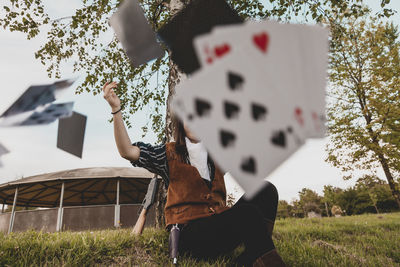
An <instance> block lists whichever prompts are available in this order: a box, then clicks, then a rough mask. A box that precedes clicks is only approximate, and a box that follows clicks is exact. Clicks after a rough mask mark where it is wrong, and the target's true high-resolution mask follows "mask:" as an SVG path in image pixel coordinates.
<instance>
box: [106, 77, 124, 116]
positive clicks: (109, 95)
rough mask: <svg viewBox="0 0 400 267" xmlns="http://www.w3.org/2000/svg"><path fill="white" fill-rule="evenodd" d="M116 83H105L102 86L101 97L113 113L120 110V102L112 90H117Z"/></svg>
mask: <svg viewBox="0 0 400 267" xmlns="http://www.w3.org/2000/svg"><path fill="white" fill-rule="evenodd" d="M117 85H118V84H117V83H116V82H111V83H110V82H106V83H105V84H104V86H103V97H104V99H105V100H106V101H107V102H108V104H109V105H110V107H111V111H112V112H115V111H117V110H119V109H120V108H121V100H120V99H119V98H118V96H117V94H115V92H114V88H117Z"/></svg>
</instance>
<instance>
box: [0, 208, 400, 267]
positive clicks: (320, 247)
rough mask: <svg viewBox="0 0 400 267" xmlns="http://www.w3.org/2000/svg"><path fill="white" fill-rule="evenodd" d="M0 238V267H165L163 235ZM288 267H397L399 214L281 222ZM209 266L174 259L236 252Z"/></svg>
mask: <svg viewBox="0 0 400 267" xmlns="http://www.w3.org/2000/svg"><path fill="white" fill-rule="evenodd" d="M130 232H131V231H130V229H129V230H128V229H126V230H125V229H122V230H105V231H94V232H89V231H87V232H62V233H43V232H35V231H28V232H23V233H12V234H10V235H3V234H0V266H38V265H40V266H60V265H65V266H93V265H98V266H110V265H111V266H121V265H122V266H166V265H169V259H168V234H167V233H166V232H165V231H164V230H157V229H145V231H144V233H143V235H142V236H139V237H137V236H133V235H131V233H130ZM273 237H274V241H275V245H276V246H277V249H278V251H279V253H280V254H281V256H282V258H283V259H284V261H285V262H286V263H287V264H288V265H289V266H400V213H392V214H383V215H381V216H378V215H360V216H351V217H342V218H321V219H282V220H278V221H277V223H276V226H275V230H274V235H273ZM240 249H241V248H238V249H237V250H236V251H235V252H233V253H232V254H231V255H226V256H225V257H221V258H219V259H217V260H215V261H210V262H196V261H194V260H193V259H190V258H189V257H183V258H181V259H180V266H195V265H198V266H229V265H230V264H232V263H233V258H234V257H235V256H236V255H237V254H238V253H240Z"/></svg>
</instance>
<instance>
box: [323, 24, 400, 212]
mask: <svg viewBox="0 0 400 267" xmlns="http://www.w3.org/2000/svg"><path fill="white" fill-rule="evenodd" d="M341 25H344V26H341ZM330 27H331V32H332V39H331V53H330V91H329V97H330V98H329V99H330V101H329V105H328V127H329V131H328V133H329V138H330V142H329V144H328V145H327V151H328V154H329V155H328V158H327V161H328V162H330V163H331V164H332V165H333V166H335V167H339V168H341V169H342V171H344V172H347V173H350V174H349V175H347V176H346V177H345V178H346V179H350V178H352V171H354V170H355V169H360V170H367V171H370V172H372V171H374V170H375V169H376V168H378V166H380V167H381V168H382V169H383V171H384V173H385V176H386V179H387V181H388V183H389V186H390V189H391V191H392V194H393V197H394V199H395V200H396V202H397V205H398V206H399V207H400V190H399V177H400V139H399V138H398V137H399V133H400V94H399V90H400V56H399V53H400V40H399V32H398V28H397V27H396V26H395V25H394V24H393V23H385V24H384V23H383V22H381V21H379V20H378V19H377V18H373V17H370V18H368V20H367V18H366V17H363V18H358V19H354V18H345V17H343V16H338V18H336V20H333V19H331V20H330Z"/></svg>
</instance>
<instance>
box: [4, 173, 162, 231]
mask: <svg viewBox="0 0 400 267" xmlns="http://www.w3.org/2000/svg"><path fill="white" fill-rule="evenodd" d="M153 177H155V175H154V174H153V173H151V172H149V171H147V170H145V169H143V168H133V167H129V168H114V167H100V168H83V169H74V170H66V171H59V172H52V173H45V174H40V175H35V176H30V177H26V178H23V179H19V180H16V181H12V182H8V183H4V184H1V185H0V204H3V209H2V212H1V213H0V231H2V232H8V233H10V232H12V231H24V230H27V229H36V230H46V231H62V230H63V229H67V230H85V229H105V228H109V227H113V226H114V227H121V226H122V227H131V226H133V225H134V224H135V222H136V219H137V216H138V212H139V211H140V208H141V205H140V204H141V203H142V201H143V199H144V198H145V196H146V193H147V188H148V185H149V183H150V181H151V178H153ZM151 190H156V188H152V189H151ZM4 204H7V205H12V206H13V207H12V211H11V213H4V212H3V211H4ZM16 206H20V207H21V206H22V207H26V208H28V207H46V208H48V209H37V210H26V211H16V209H15V207H16ZM152 208H153V207H152ZM152 208H150V210H149V215H150V216H148V217H149V218H148V219H149V220H148V221H146V225H154V223H155V219H154V218H155V211H154V208H153V209H152Z"/></svg>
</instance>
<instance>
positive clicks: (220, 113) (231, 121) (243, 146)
mask: <svg viewBox="0 0 400 267" xmlns="http://www.w3.org/2000/svg"><path fill="white" fill-rule="evenodd" d="M176 92H177V93H176V95H175V97H174V100H173V104H172V108H173V110H174V111H175V113H176V114H177V115H178V116H179V117H180V118H181V119H182V120H183V121H184V122H185V124H187V126H188V127H189V128H190V129H191V130H192V131H193V132H194V133H195V134H196V135H197V137H198V138H200V139H201V140H202V141H203V142H204V144H205V146H206V148H207V149H208V151H209V153H210V154H211V156H212V157H213V158H214V160H215V161H216V162H217V163H218V165H219V166H220V167H221V168H223V170H224V171H229V172H230V173H231V174H232V176H233V177H234V178H235V179H236V181H237V182H238V183H239V184H240V185H241V186H242V188H243V189H244V190H245V191H246V196H247V197H251V196H253V195H254V194H255V193H256V192H257V191H258V190H259V189H261V188H262V186H263V185H264V183H265V181H264V179H265V177H267V176H268V175H269V174H270V173H271V172H272V171H273V170H274V169H276V167H277V166H279V165H280V164H281V163H282V162H283V161H284V160H286V159H287V158H288V157H289V156H290V155H292V154H293V153H294V152H295V151H296V150H297V149H298V148H299V147H300V146H301V145H302V144H303V143H304V138H305V137H304V131H303V130H302V126H301V124H300V123H299V122H298V121H297V120H296V119H295V117H294V116H292V114H293V113H294V112H295V110H296V106H295V102H294V101H287V99H285V94H283V93H282V92H281V91H280V90H279V87H278V86H277V85H276V84H275V83H274V82H273V81H269V80H268V79H266V78H265V77H264V75H263V73H262V72H261V71H260V69H258V68H257V66H256V65H253V64H252V63H251V60H248V54H247V53H245V52H244V51H238V52H237V53H236V55H235V57H225V58H222V59H221V60H220V61H219V62H216V63H215V64H212V65H210V66H209V67H208V68H204V69H202V70H200V71H198V72H196V74H195V75H193V77H192V78H191V79H189V80H187V81H185V82H183V83H181V84H180V85H178V86H177V88H176Z"/></svg>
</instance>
